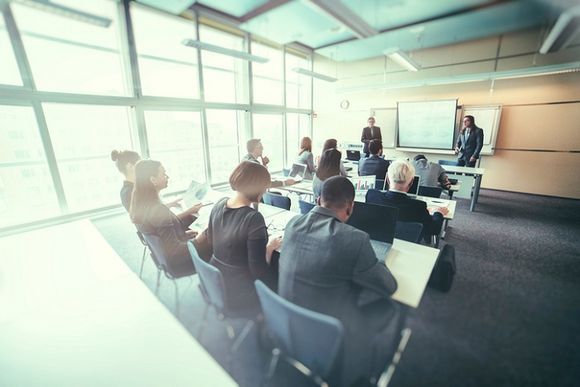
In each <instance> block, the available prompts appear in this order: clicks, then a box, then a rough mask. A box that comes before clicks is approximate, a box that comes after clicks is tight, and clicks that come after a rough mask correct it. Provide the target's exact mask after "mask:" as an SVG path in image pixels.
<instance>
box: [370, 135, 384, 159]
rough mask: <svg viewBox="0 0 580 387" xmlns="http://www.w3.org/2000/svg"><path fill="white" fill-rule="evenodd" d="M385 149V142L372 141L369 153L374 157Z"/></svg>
mask: <svg viewBox="0 0 580 387" xmlns="http://www.w3.org/2000/svg"><path fill="white" fill-rule="evenodd" d="M381 149H383V142H382V141H381V140H377V139H375V140H371V141H370V142H369V151H370V152H371V154H373V155H377V154H379V152H380V151H381Z"/></svg>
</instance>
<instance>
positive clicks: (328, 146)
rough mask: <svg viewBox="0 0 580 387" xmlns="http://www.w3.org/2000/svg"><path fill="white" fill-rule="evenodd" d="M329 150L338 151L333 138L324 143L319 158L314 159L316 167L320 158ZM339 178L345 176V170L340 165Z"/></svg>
mask: <svg viewBox="0 0 580 387" xmlns="http://www.w3.org/2000/svg"><path fill="white" fill-rule="evenodd" d="M329 149H336V150H338V142H337V141H336V139H335V138H329V139H328V140H326V141H324V145H323V146H322V153H321V154H320V156H318V157H316V165H320V158H321V157H322V155H323V154H324V152H326V151H327V150H329ZM340 176H346V169H345V168H344V165H343V164H342V163H340Z"/></svg>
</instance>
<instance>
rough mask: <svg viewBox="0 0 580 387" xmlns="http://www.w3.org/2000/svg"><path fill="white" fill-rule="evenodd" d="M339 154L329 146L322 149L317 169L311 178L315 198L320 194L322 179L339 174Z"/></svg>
mask: <svg viewBox="0 0 580 387" xmlns="http://www.w3.org/2000/svg"><path fill="white" fill-rule="evenodd" d="M341 156H342V155H341V153H340V152H339V151H337V150H336V149H334V148H331V149H328V150H326V151H324V153H323V154H322V157H320V163H319V164H318V169H317V170H316V174H315V175H314V178H313V179H312V192H313V193H314V197H315V198H318V197H319V196H320V190H321V188H322V183H323V182H324V180H326V179H328V178H329V177H332V176H338V175H340V166H341V165H342V163H341V161H340V158H341Z"/></svg>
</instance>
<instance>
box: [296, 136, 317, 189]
mask: <svg viewBox="0 0 580 387" xmlns="http://www.w3.org/2000/svg"><path fill="white" fill-rule="evenodd" d="M296 162H297V163H299V164H305V165H306V172H305V173H304V178H305V179H307V180H312V176H313V175H314V172H316V169H315V168H314V157H313V156H312V140H311V139H310V137H303V138H302V140H301V141H300V152H299V153H298V158H297V159H296Z"/></svg>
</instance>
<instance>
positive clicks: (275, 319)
mask: <svg viewBox="0 0 580 387" xmlns="http://www.w3.org/2000/svg"><path fill="white" fill-rule="evenodd" d="M255 284H256V291H257V292H258V297H259V299H260V304H261V305H262V312H263V313H264V319H265V321H266V327H267V328H268V329H269V331H270V332H271V334H272V335H273V338H274V341H275V343H276V345H277V346H278V348H279V349H280V350H281V351H282V353H283V354H285V355H287V356H289V357H291V358H293V359H295V360H298V361H299V362H301V363H302V364H304V365H305V366H306V367H308V368H309V369H310V370H311V371H313V372H315V373H316V374H318V375H319V376H320V377H322V378H323V379H326V378H327V377H328V376H329V374H330V372H331V370H332V366H333V364H334V362H335V360H336V359H337V357H338V356H339V354H340V352H341V347H342V340H343V338H344V327H343V326H342V323H341V322H340V321H339V320H337V319H336V318H334V317H331V316H327V315H324V314H322V313H318V312H314V311H311V310H309V309H306V308H303V307H300V306H298V305H295V304H293V303H291V302H289V301H287V300H285V299H283V298H282V297H280V296H279V295H277V294H276V293H274V292H273V291H272V290H270V289H269V288H268V287H267V286H266V285H264V283H263V282H261V281H259V280H257V281H255Z"/></svg>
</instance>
